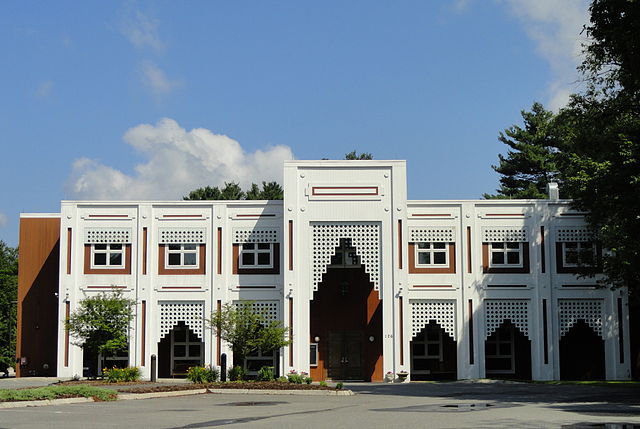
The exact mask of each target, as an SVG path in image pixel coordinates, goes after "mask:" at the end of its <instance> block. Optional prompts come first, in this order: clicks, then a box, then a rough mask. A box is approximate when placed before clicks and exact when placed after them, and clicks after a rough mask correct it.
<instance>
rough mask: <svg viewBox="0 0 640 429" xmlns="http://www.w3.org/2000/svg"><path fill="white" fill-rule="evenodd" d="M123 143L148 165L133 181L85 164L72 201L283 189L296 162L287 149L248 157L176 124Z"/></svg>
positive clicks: (136, 131)
mask: <svg viewBox="0 0 640 429" xmlns="http://www.w3.org/2000/svg"><path fill="white" fill-rule="evenodd" d="M124 140H125V142H127V143H128V144H129V145H131V146H133V147H134V148H135V149H136V150H138V151H139V152H140V153H141V154H142V155H143V156H145V157H146V158H147V160H146V161H145V162H143V163H141V164H138V165H136V166H135V168H134V170H135V172H134V173H133V174H131V175H129V174H126V173H123V172H122V171H120V170H117V169H115V168H112V167H109V166H107V165H103V164H101V163H100V162H99V161H96V160H92V159H87V158H81V159H78V160H76V161H75V162H74V164H73V172H72V174H71V178H70V180H69V183H68V191H69V193H70V194H71V195H70V196H71V197H72V198H77V199H95V200H138V199H170V200H174V199H179V198H181V197H182V196H184V195H186V194H188V193H189V191H191V190H193V189H195V188H198V187H202V186H205V185H211V186H220V185H224V182H230V181H235V182H239V183H240V186H242V187H243V188H247V187H248V186H249V185H250V184H251V183H252V182H255V183H261V182H262V181H263V180H265V181H272V180H276V181H278V182H279V183H282V170H283V166H282V162H283V161H284V160H288V159H293V153H292V151H291V148H289V147H288V146H283V145H278V146H270V147H267V148H265V149H264V150H256V151H255V152H253V153H247V152H245V151H244V150H243V148H242V146H241V145H240V143H238V142H237V141H235V140H233V139H232V138H229V137H227V136H225V135H220V134H214V133H212V132H211V131H210V130H207V129H204V128H195V129H193V130H191V131H187V130H185V129H184V128H182V127H180V126H179V125H178V123H177V122H176V121H174V120H173V119H168V118H165V119H162V120H160V121H158V123H157V124H155V125H150V124H142V125H138V126H136V127H133V128H131V129H130V130H128V131H127V132H126V133H125V135H124Z"/></svg>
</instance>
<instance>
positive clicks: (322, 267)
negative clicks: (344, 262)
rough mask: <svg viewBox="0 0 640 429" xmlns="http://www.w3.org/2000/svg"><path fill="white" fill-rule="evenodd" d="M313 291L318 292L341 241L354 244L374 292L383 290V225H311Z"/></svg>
mask: <svg viewBox="0 0 640 429" xmlns="http://www.w3.org/2000/svg"><path fill="white" fill-rule="evenodd" d="M312 235H313V237H312V239H313V245H312V246H313V249H312V259H313V290H318V283H320V282H321V281H322V275H323V274H324V273H326V272H327V265H329V263H330V262H331V257H332V256H333V255H334V254H335V252H336V247H338V246H340V239H341V238H350V239H351V244H352V245H353V247H355V249H356V254H357V255H358V256H360V261H361V263H362V264H364V266H365V267H364V269H365V272H367V273H368V274H369V280H370V281H371V282H372V283H373V286H374V288H375V290H379V287H380V225H378V224H368V223H319V224H313V225H312Z"/></svg>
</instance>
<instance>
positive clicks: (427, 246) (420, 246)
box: [418, 243, 431, 249]
mask: <svg viewBox="0 0 640 429" xmlns="http://www.w3.org/2000/svg"><path fill="white" fill-rule="evenodd" d="M430 244H431V243H418V249H428V248H429V245H430Z"/></svg>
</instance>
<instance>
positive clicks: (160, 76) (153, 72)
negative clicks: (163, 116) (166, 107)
mask: <svg viewBox="0 0 640 429" xmlns="http://www.w3.org/2000/svg"><path fill="white" fill-rule="evenodd" d="M140 78H141V79H142V83H143V84H144V85H145V86H146V87H147V89H149V91H151V93H152V94H153V95H154V96H156V97H161V96H163V95H166V94H168V93H170V92H171V91H172V90H173V89H175V88H177V87H179V86H180V85H182V82H181V81H178V80H171V79H169V78H168V77H167V75H166V74H165V72H164V71H163V70H162V69H161V68H160V67H158V66H157V65H155V64H153V63H151V62H144V63H142V65H141V67H140Z"/></svg>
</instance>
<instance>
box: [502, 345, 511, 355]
mask: <svg viewBox="0 0 640 429" xmlns="http://www.w3.org/2000/svg"><path fill="white" fill-rule="evenodd" d="M500 354H501V355H503V356H511V343H502V344H500Z"/></svg>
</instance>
